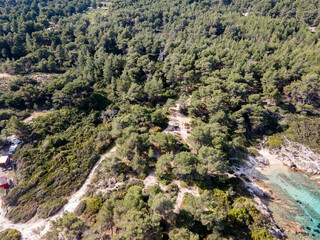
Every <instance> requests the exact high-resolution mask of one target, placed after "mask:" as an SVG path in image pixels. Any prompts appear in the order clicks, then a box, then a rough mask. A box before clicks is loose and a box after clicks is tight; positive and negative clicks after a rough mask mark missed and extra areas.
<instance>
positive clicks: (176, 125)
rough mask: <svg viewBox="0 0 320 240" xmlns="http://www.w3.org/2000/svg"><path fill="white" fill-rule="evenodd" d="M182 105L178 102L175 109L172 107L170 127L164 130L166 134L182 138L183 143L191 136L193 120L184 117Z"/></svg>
mask: <svg viewBox="0 0 320 240" xmlns="http://www.w3.org/2000/svg"><path fill="white" fill-rule="evenodd" d="M179 109H180V104H179V103H178V102H176V104H175V106H174V107H171V108H170V110H171V115H170V116H169V124H168V127H167V128H166V129H165V130H164V132H165V133H171V134H172V135H174V136H176V137H178V138H181V140H182V141H183V142H186V141H187V138H188V136H189V135H190V132H189V127H188V126H190V122H191V118H189V117H187V116H185V115H183V114H182V113H181V112H180V110H179Z"/></svg>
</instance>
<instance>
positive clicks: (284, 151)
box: [272, 140, 320, 175]
mask: <svg viewBox="0 0 320 240" xmlns="http://www.w3.org/2000/svg"><path fill="white" fill-rule="evenodd" d="M272 153H273V154H274V155H275V156H276V157H277V158H278V159H279V160H281V161H282V163H283V164H284V165H286V166H288V167H290V168H292V169H293V170H295V169H299V170H301V171H303V172H306V173H308V174H313V175H316V174H320V154H318V153H316V152H314V151H312V149H310V148H309V147H306V146H304V145H302V144H299V143H295V142H292V141H289V140H285V142H284V144H283V146H282V147H281V149H280V150H276V151H273V152H272Z"/></svg>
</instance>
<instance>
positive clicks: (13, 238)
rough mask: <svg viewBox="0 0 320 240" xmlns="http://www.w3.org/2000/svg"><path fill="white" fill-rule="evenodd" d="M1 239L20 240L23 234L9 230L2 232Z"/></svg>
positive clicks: (0, 233)
mask: <svg viewBox="0 0 320 240" xmlns="http://www.w3.org/2000/svg"><path fill="white" fill-rule="evenodd" d="M0 239H1V240H20V239H21V233H20V232H19V231H17V230H14V229H7V230H4V231H2V232H0Z"/></svg>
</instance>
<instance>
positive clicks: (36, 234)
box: [0, 146, 117, 240]
mask: <svg viewBox="0 0 320 240" xmlns="http://www.w3.org/2000/svg"><path fill="white" fill-rule="evenodd" d="M116 150H117V146H115V147H113V148H112V149H111V150H110V151H108V152H107V153H106V154H104V155H103V156H101V158H100V159H99V161H98V162H97V163H96V164H95V166H94V167H93V168H92V170H91V172H90V174H89V176H88V178H87V180H86V181H85V183H84V184H83V185H82V187H81V188H80V189H79V190H78V191H77V192H75V193H74V194H72V195H71V197H70V199H69V201H68V203H67V204H66V205H65V206H64V207H63V208H62V209H61V210H60V211H59V212H58V213H57V214H56V215H54V216H52V217H49V218H47V219H39V218H38V217H37V216H35V217H34V218H32V219H30V220H29V221H28V222H27V223H17V224H14V223H11V222H10V221H9V220H8V219H7V218H5V217H4V210H3V209H1V211H0V231H3V230H5V229H9V228H12V229H16V230H18V231H20V232H21V234H22V237H23V239H26V240H36V239H40V238H41V236H43V235H44V234H45V233H46V232H47V231H48V230H49V228H50V221H53V220H56V219H57V218H59V217H61V216H62V215H63V213H64V212H66V211H68V212H73V211H74V210H75V209H76V207H77V206H78V204H79V203H80V201H81V198H82V197H83V195H84V194H85V193H86V192H87V191H88V187H89V185H90V182H91V180H92V178H93V176H94V172H95V170H96V169H97V167H98V166H99V164H100V163H101V162H102V161H103V160H104V159H106V158H108V157H110V156H111V155H112V154H113V153H114V152H115V151H116ZM0 204H1V205H2V201H1V200H0Z"/></svg>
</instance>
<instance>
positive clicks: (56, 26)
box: [0, 0, 320, 239]
mask: <svg viewBox="0 0 320 240" xmlns="http://www.w3.org/2000/svg"><path fill="white" fill-rule="evenodd" d="M293 5H294V6H295V7H292V6H293ZM318 8H319V6H318V4H317V1H313V0H308V1H306V0H282V1H267V0H255V1H249V0H245V1H242V0H241V1H238V0H229V1H213V0H203V1H193V0H170V1H169V0H159V1H151V0H112V1H110V2H109V1H108V2H102V1H94V0H91V1H90V0H83V1H61V0H51V1H40V0H34V1H19V0H12V1H9V0H5V1H2V2H1V3H0V11H1V16H0V23H1V24H0V62H1V69H2V71H3V72H6V73H10V74H26V73H32V72H35V71H40V72H45V73H58V74H56V75H54V76H53V77H52V79H51V80H50V82H49V83H46V84H45V85H43V84H39V83H38V82H37V81H34V80H33V79H31V78H28V77H23V76H19V77H17V78H15V79H14V80H13V81H12V82H10V84H9V85H8V88H9V89H8V91H6V92H4V93H0V128H1V130H2V131H1V134H2V136H1V139H2V140H1V142H0V143H1V144H2V145H4V144H5V141H4V136H8V135H11V134H16V135H18V136H19V137H20V138H21V140H22V141H23V143H24V144H23V145H22V146H21V147H19V148H18V150H17V151H16V152H15V154H14V156H13V158H14V160H15V162H16V163H17V170H16V174H15V180H16V182H17V187H15V188H14V189H12V190H10V192H9V194H8V195H7V196H5V197H4V198H3V200H4V203H5V204H6V205H7V206H10V211H9V213H8V217H9V218H10V220H13V221H14V222H25V221H27V220H29V219H31V218H32V217H33V216H34V215H35V214H38V216H39V217H43V218H46V217H48V216H52V215H54V214H55V213H56V212H57V211H59V210H60V209H61V208H62V207H63V205H64V204H65V203H66V201H67V199H68V197H69V196H70V195H71V194H72V193H73V192H75V191H76V190H77V189H79V188H80V187H81V186H82V184H83V183H84V181H85V179H86V178H87V176H88V174H89V172H90V171H91V169H92V167H93V166H94V164H95V163H96V162H97V161H98V159H99V157H100V155H102V154H103V153H104V152H106V151H107V150H108V149H110V148H111V147H112V146H115V145H117V146H118V149H117V152H116V153H115V154H114V155H112V156H111V157H110V158H108V159H106V160H105V161H103V162H102V164H101V166H100V168H99V169H98V172H97V175H96V176H95V179H94V181H93V182H94V184H93V186H92V188H91V189H90V191H89V192H88V194H87V195H86V198H85V199H83V202H81V205H79V206H78V208H77V209H76V212H75V213H71V214H65V215H64V217H63V218H62V219H59V220H57V221H56V222H55V223H54V228H55V230H54V231H50V232H49V233H48V235H47V236H46V237H47V239H57V238H58V235H59V233H60V234H63V235H64V236H65V238H72V239H81V238H82V237H85V238H88V239H101V237H105V238H108V237H107V236H110V235H111V236H112V237H111V238H112V239H162V238H164V239H167V238H169V239H224V238H232V237H237V238H238V239H270V238H271V236H270V234H269V232H268V230H270V228H269V225H268V220H266V219H265V218H264V217H263V216H262V215H261V214H260V213H258V212H257V210H256V209H255V208H254V206H253V204H252V201H251V200H250V199H249V198H248V195H247V192H246V190H245V189H244V188H243V187H242V185H241V183H240V182H239V181H238V180H236V179H228V177H227V175H224V173H225V172H226V171H229V170H230V165H231V163H230V161H229V160H230V159H237V158H235V157H236V156H237V157H238V156H239V155H243V153H245V152H246V151H247V147H248V146H250V145H251V144H252V143H254V142H255V141H256V140H257V139H260V138H263V137H265V136H270V137H269V144H270V145H271V146H273V147H279V145H281V144H282V137H283V135H282V134H284V135H285V136H287V137H288V138H290V139H291V140H293V141H298V142H301V143H304V144H308V145H310V146H312V147H316V146H317V145H319V134H318V133H319V131H318V130H319V124H318V121H317V120H318V119H319V100H320V97H319V96H320V92H319V91H320V90H319V89H320V88H319V74H320V65H319V62H320V57H319V54H318V52H319V51H320V45H319V40H318V39H319V36H320V35H319V34H320V31H319V30H320V29H319V27H318V24H319V16H320V15H319V9H318ZM309 27H314V28H312V29H313V30H312V31H311V30H310V29H309ZM177 99H179V102H180V103H181V105H180V108H181V109H180V110H181V111H182V112H183V113H184V114H186V115H188V116H189V117H190V118H192V121H191V124H190V126H188V127H190V136H189V137H188V139H187V142H185V143H182V142H181V139H178V138H176V137H175V136H173V135H171V134H166V133H164V132H163V131H162V130H164V129H165V128H166V126H167V122H168V115H169V114H170V110H169V108H170V106H172V105H173V104H174V102H175V101H176V100H177ZM44 109H46V110H49V109H51V110H52V111H51V112H50V113H48V114H46V115H44V116H41V117H39V118H36V119H34V121H33V123H32V124H26V123H23V122H22V121H21V120H23V119H25V118H26V117H27V116H29V114H30V113H31V112H32V111H35V110H44ZM291 119H295V120H294V121H291ZM153 171H154V174H155V176H156V177H157V179H158V180H159V181H160V183H161V184H164V185H169V189H170V191H169V190H168V191H167V192H166V193H163V192H162V191H160V190H159V189H157V188H152V189H150V190H149V191H148V192H145V191H143V188H144V186H143V184H142V181H141V180H143V179H145V177H146V176H148V175H149V174H150V173H151V172H153ZM110 179H113V181H116V182H123V183H124V184H123V185H121V187H120V189H119V190H118V191H115V192H113V193H109V192H107V191H106V192H102V193H101V194H96V192H95V190H97V189H98V188H101V187H105V188H106V187H107V186H108V184H109V182H110ZM130 179H131V180H132V181H130ZM133 179H134V181H133ZM177 181H178V182H179V183H180V184H182V185H183V186H199V189H200V191H199V194H200V196H198V197H197V196H193V195H191V194H190V195H187V196H186V197H185V199H184V200H183V204H182V207H181V209H180V211H179V212H178V213H174V212H173V207H174V203H175V200H176V197H177V196H176V195H177V191H178V190H177V185H176V182H177Z"/></svg>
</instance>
